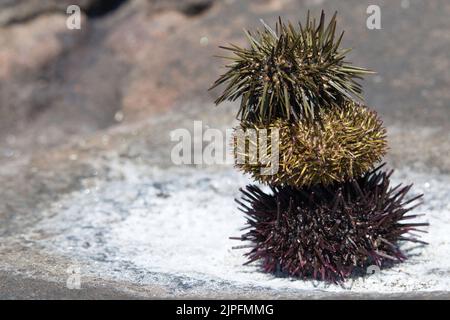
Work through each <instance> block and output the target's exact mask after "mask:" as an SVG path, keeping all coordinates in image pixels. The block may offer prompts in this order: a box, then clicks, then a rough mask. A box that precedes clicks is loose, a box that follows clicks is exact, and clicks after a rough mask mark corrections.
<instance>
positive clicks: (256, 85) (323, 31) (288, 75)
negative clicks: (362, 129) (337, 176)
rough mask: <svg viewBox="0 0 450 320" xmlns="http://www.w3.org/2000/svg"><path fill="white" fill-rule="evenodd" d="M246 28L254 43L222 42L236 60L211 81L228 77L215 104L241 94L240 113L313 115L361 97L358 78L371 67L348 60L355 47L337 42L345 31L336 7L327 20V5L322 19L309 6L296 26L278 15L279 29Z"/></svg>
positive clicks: (253, 116)
mask: <svg viewBox="0 0 450 320" xmlns="http://www.w3.org/2000/svg"><path fill="white" fill-rule="evenodd" d="M245 34H246V36H247V39H248V41H249V43H250V48H240V47H238V46H236V45H233V44H232V45H231V47H221V48H223V49H226V50H230V51H231V52H233V53H234V57H226V58H228V59H230V60H231V61H232V63H231V64H229V65H228V66H227V67H228V68H229V70H228V71H227V72H226V73H225V74H223V75H222V76H221V77H220V78H219V79H218V80H217V81H216V82H215V83H214V84H213V86H212V88H214V87H216V86H218V85H221V84H224V83H227V86H226V88H225V90H224V91H223V93H222V95H221V96H220V97H219V98H218V99H217V100H216V101H215V103H216V104H219V103H221V102H223V101H225V100H236V99H237V98H239V97H241V96H242V100H241V105H240V110H239V112H238V118H239V119H241V120H246V121H259V122H261V121H263V122H265V121H268V122H270V121H272V120H274V119H275V118H284V119H290V118H294V119H296V120H300V119H308V120H313V119H314V118H315V116H316V115H317V111H318V110H319V109H320V108H326V107H333V108H334V107H336V108H338V107H340V106H341V105H342V102H343V101H345V100H353V98H358V99H362V98H361V92H362V89H361V86H360V84H359V83H358V82H356V81H355V79H361V76H362V75H364V74H367V73H371V71H369V70H367V69H364V68H359V67H355V66H352V65H351V64H350V63H348V62H346V61H345V60H344V59H345V55H346V54H347V53H348V52H349V51H350V50H351V49H340V48H339V45H340V43H341V40H342V36H343V34H344V33H343V32H342V33H341V35H340V36H338V37H337V36H336V13H335V14H334V15H333V17H332V19H331V20H330V22H329V23H328V25H327V26H325V15H324V13H323V11H322V15H321V17H320V21H319V23H318V24H317V23H316V19H310V17H309V12H308V16H307V20H306V24H305V25H304V26H303V25H302V24H300V23H299V27H298V29H296V28H295V27H294V26H293V25H292V24H291V23H288V24H285V23H283V22H282V21H281V19H279V21H278V23H277V25H276V29H275V31H274V30H273V29H271V28H270V27H269V26H267V25H266V24H264V29H263V30H262V31H260V30H257V31H256V33H255V34H252V33H250V31H245Z"/></svg>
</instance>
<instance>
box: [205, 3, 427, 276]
mask: <svg viewBox="0 0 450 320" xmlns="http://www.w3.org/2000/svg"><path fill="white" fill-rule="evenodd" d="M263 24H264V23H263ZM335 33H336V14H335V15H334V16H333V17H332V19H331V21H330V22H329V23H328V24H327V25H325V16H324V13H323V12H322V14H321V17H320V20H319V23H316V20H315V19H311V18H310V16H309V13H308V16H307V19H306V25H304V26H303V25H302V24H299V25H298V27H297V28H296V27H294V26H293V25H292V24H291V23H288V24H285V23H283V22H282V21H281V19H279V21H278V23H277V25H276V28H275V30H273V29H271V28H270V27H269V26H267V25H266V24H264V29H263V30H262V31H257V32H256V33H255V34H251V33H250V32H248V31H246V36H247V38H248V40H249V42H250V46H249V48H246V49H245V48H240V47H238V46H235V45H231V47H223V48H225V49H227V50H231V51H232V52H233V53H234V56H233V57H230V58H229V59H231V60H232V63H231V64H230V65H228V66H227V67H228V68H229V70H228V71H227V72H226V73H225V74H224V75H222V76H221V77H220V78H219V79H218V80H217V81H216V82H215V83H214V85H213V87H216V86H218V85H220V84H223V83H227V84H228V85H227V86H226V88H225V90H224V92H223V94H222V95H221V96H220V97H219V98H218V99H217V100H216V103H217V104H218V103H220V102H222V101H224V100H236V99H237V98H239V97H242V100H241V106H240V109H239V113H238V118H239V119H240V120H241V124H240V126H239V127H238V128H236V131H235V137H234V140H233V143H234V144H235V146H236V148H235V158H236V160H239V161H236V166H237V167H238V168H239V169H241V170H242V171H244V172H245V173H249V174H250V175H251V176H252V177H253V178H254V179H255V180H257V181H258V182H262V183H267V184H268V185H269V186H270V191H269V192H265V191H263V190H262V189H260V188H259V187H257V186H255V185H249V186H247V187H246V188H245V189H244V190H242V189H241V191H242V194H243V199H242V200H237V202H238V203H239V205H240V209H241V210H242V211H243V212H244V213H245V214H246V216H247V219H248V220H247V224H248V226H247V227H246V228H245V229H248V231H247V233H245V234H244V235H242V236H241V237H239V238H233V239H238V240H242V241H250V242H251V243H252V245H251V246H252V249H251V251H250V252H248V253H247V254H246V255H247V257H248V263H250V262H253V261H256V260H258V261H261V262H262V265H263V269H264V270H265V271H266V272H275V271H281V272H285V273H287V274H289V275H292V276H298V277H302V278H314V279H321V280H327V281H333V282H336V281H342V280H344V279H345V278H346V277H348V276H349V275H351V274H352V272H353V270H354V269H355V268H358V267H365V266H368V265H371V264H375V265H377V266H380V267H381V266H383V265H385V263H386V262H388V261H391V262H401V261H403V260H404V259H406V256H405V254H404V253H402V251H401V250H400V248H399V242H400V241H413V242H419V243H423V242H422V241H420V240H418V239H417V238H416V237H413V236H406V234H407V233H408V232H410V231H421V230H420V227H422V226H426V225H427V224H426V223H415V222H405V221H406V220H409V219H412V218H415V217H417V215H410V214H407V213H408V212H409V211H410V210H411V209H412V208H414V207H415V206H417V205H418V204H419V201H418V200H419V198H420V197H421V195H419V196H416V197H414V198H409V199H408V196H407V193H408V191H409V190H410V188H411V186H406V187H401V186H400V185H399V186H396V187H391V186H390V179H389V178H390V175H391V174H392V172H389V173H386V172H384V171H383V170H382V166H379V167H377V168H374V166H375V165H376V164H377V163H378V162H380V161H381V159H382V157H383V156H384V154H385V152H386V148H387V142H386V130H385V128H384V127H383V125H382V122H381V120H380V119H379V118H378V116H377V114H376V113H375V112H374V111H372V110H369V109H368V108H367V107H366V106H364V105H362V104H360V103H359V102H358V101H355V100H354V99H359V100H361V92H362V89H361V86H360V85H359V83H358V82H356V80H357V79H360V78H361V76H362V75H364V74H367V73H370V71H368V70H367V69H364V68H359V67H354V66H352V65H351V64H350V63H348V62H347V61H346V60H345V54H346V53H347V52H348V51H349V50H348V49H344V50H343V49H340V48H339V45H340V43H341V39H342V34H341V35H340V36H339V37H336V36H335ZM249 131H250V132H251V134H248V132H249ZM237 132H240V133H241V132H244V133H245V137H250V136H252V137H260V138H261V137H267V136H269V135H271V133H272V132H275V133H276V135H274V136H273V137H272V138H271V140H270V143H267V141H263V142H262V141H260V140H258V139H256V140H250V141H245V142H244V144H243V148H242V147H241V148H239V147H238V144H239V143H238V140H239V139H240V138H242V137H240V136H239V134H238V133H237ZM271 136H272V135H271ZM255 150H256V155H255ZM275 151H277V152H275ZM274 154H277V156H278V157H277V158H274V157H273V155H274ZM255 159H256V161H255ZM273 167H275V169H276V170H273V171H272V172H271V174H267V170H266V171H265V169H268V168H273Z"/></svg>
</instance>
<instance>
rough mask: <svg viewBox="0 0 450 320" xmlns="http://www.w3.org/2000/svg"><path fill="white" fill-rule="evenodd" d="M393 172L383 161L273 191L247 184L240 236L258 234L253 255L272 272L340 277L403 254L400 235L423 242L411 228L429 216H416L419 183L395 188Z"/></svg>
mask: <svg viewBox="0 0 450 320" xmlns="http://www.w3.org/2000/svg"><path fill="white" fill-rule="evenodd" d="M391 173H392V171H391V172H390V173H385V172H383V171H381V170H379V169H376V170H375V171H373V172H370V173H367V174H366V175H364V176H363V177H361V178H359V179H357V180H351V181H347V182H345V183H340V184H335V185H332V186H329V187H324V186H322V185H315V186H313V187H310V188H299V189H296V188H292V187H288V186H281V187H271V189H272V192H271V193H265V192H263V191H262V190H261V189H259V188H258V187H257V186H254V185H250V186H247V188H246V189H245V190H242V193H243V195H244V197H243V201H239V200H237V202H238V203H239V204H240V205H241V210H242V211H243V212H244V213H245V214H246V215H247V219H248V220H247V223H248V228H246V229H249V231H248V232H247V233H245V234H244V235H243V236H241V237H239V238H233V239H238V240H243V241H251V242H252V246H253V249H252V250H251V251H250V252H248V253H247V254H246V255H247V257H248V262H247V263H250V262H252V261H255V260H260V261H262V266H263V268H264V270H265V271H266V272H275V271H282V272H285V273H287V274H289V275H291V276H298V277H302V278H313V279H321V280H327V281H333V282H336V281H341V280H343V279H345V278H346V277H348V276H349V275H350V274H351V273H352V271H353V269H355V268H356V267H365V266H368V265H369V264H375V265H378V266H382V265H383V264H384V263H385V262H387V261H392V262H398V261H403V260H405V259H406V256H405V254H404V253H403V252H402V251H401V250H400V248H399V245H398V242H399V241H402V240H403V241H412V242H421V243H423V242H422V241H420V240H418V239H417V238H415V237H412V236H410V237H407V236H405V235H406V234H407V233H408V232H409V231H411V230H416V231H421V230H420V229H417V228H418V227H422V226H426V225H428V224H427V223H415V222H409V219H411V218H415V217H417V215H407V213H408V212H409V211H410V210H411V209H412V208H413V207H415V206H417V204H418V203H416V204H414V203H415V201H416V200H417V199H419V198H420V197H421V196H422V195H419V196H416V197H413V198H410V199H409V200H405V196H406V195H407V193H408V191H409V189H410V187H411V186H405V187H401V186H400V185H399V186H396V187H394V188H391V187H390V181H389V177H390V175H391Z"/></svg>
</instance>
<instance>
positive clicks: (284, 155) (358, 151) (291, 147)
mask: <svg viewBox="0 0 450 320" xmlns="http://www.w3.org/2000/svg"><path fill="white" fill-rule="evenodd" d="M320 117H321V118H322V122H321V124H314V123H308V122H307V121H305V120H303V121H298V122H292V121H286V120H283V119H278V120H275V121H273V122H272V123H270V124H258V123H253V122H242V123H241V125H240V127H238V128H236V129H239V128H240V129H242V131H239V132H240V133H242V132H245V134H248V133H249V132H254V133H255V134H256V136H261V134H260V133H261V131H263V130H264V131H266V130H267V136H269V137H270V134H271V131H272V130H278V132H279V141H278V142H279V143H277V144H276V141H273V142H272V141H269V143H267V145H266V146H265V145H264V144H261V140H256V142H257V143H258V146H257V149H259V148H264V147H265V149H263V151H264V152H259V153H258V155H257V157H256V161H254V160H255V157H254V153H252V152H251V148H249V142H248V141H249V140H248V139H247V140H244V141H245V143H246V145H245V146H246V147H245V148H238V147H237V144H238V143H242V142H238V141H239V139H238V138H241V139H242V138H243V137H242V136H240V135H239V134H238V131H237V130H236V129H235V135H234V140H233V141H234V144H235V160H236V167H237V168H239V169H240V170H242V171H243V172H245V173H248V174H250V175H251V176H252V177H253V178H254V179H255V180H256V181H259V182H262V183H268V184H271V185H281V184H287V185H291V186H295V187H301V186H309V185H313V184H325V185H326V184H330V183H334V182H343V181H347V180H349V179H352V178H357V177H360V176H361V175H363V174H364V173H366V172H367V171H369V170H371V169H372V168H373V167H374V165H375V164H376V163H377V162H379V161H381V159H382V157H383V156H384V154H385V153H386V149H387V141H386V130H385V128H384V127H383V124H382V121H381V120H380V119H379V118H378V116H377V114H376V112H374V111H371V110H369V109H368V108H366V107H364V106H362V105H359V104H355V103H353V102H346V103H345V104H344V105H343V107H342V108H339V109H324V110H322V111H321V112H320ZM240 141H243V140H240ZM275 146H278V150H279V152H278V153H279V156H278V162H279V165H278V171H277V172H275V173H274V174H265V175H264V174H261V172H262V169H264V168H267V169H268V168H270V167H271V166H272V165H273V164H274V161H273V159H271V157H272V156H273V155H274V154H275V153H272V150H275V149H273V148H274V147H275ZM258 156H259V157H258ZM239 157H240V158H239ZM263 157H265V158H263ZM238 159H240V160H242V161H240V162H239V161H237V160H238ZM252 160H253V161H252Z"/></svg>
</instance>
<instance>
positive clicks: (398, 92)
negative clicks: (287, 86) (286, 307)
mask: <svg viewBox="0 0 450 320" xmlns="http://www.w3.org/2000/svg"><path fill="white" fill-rule="evenodd" d="M72 2H73V1H72ZM377 2H378V1H375V3H377ZM11 3H13V2H11V1H0V8H2V9H1V12H2V14H3V16H2V14H0V24H1V25H2V27H1V28H0V44H1V46H0V102H1V103H0V137H1V141H0V164H1V166H0V186H1V187H0V191H1V192H0V221H1V223H0V257H1V259H0V298H100V299H101V298H161V297H193V298H199V297H204V298H218V297H222V298H235V297H244V298H334V297H343V298H355V297H356V298H361V297H369V298H379V297H412V298H430V297H438V298H449V297H450V293H449V291H450V254H449V252H450V239H449V236H448V234H449V231H450V229H449V228H450V225H449V224H450V203H449V199H450V187H449V186H450V183H449V182H450V176H449V175H450V125H449V123H450V121H449V120H450V95H449V93H448V90H447V88H448V85H449V83H450V78H449V73H448V72H447V71H446V70H447V69H448V66H449V64H450V58H449V56H448V54H447V52H448V50H449V49H450V38H449V36H448V35H449V34H450V32H449V31H450V21H449V20H448V14H449V13H450V4H448V2H446V1H443V0H442V1H433V2H423V1H413V0H409V1H390V2H389V3H385V2H382V1H380V2H379V4H380V6H381V14H382V16H381V17H382V28H383V29H382V30H368V29H367V28H366V25H365V20H366V17H367V14H366V8H367V5H366V4H364V3H361V2H360V1H356V0H355V1H345V2H344V1H342V2H339V3H337V2H332V1H323V0H321V1H318V0H315V1H311V0H304V1H293V0H292V1H289V0H287V1H281V0H271V1H269V0H268V1H252V2H251V3H250V2H247V1H233V0H227V1H223V2H219V1H214V2H213V1H200V0H199V1H181V2H179V1H146V0H134V1H126V2H124V3H122V4H121V5H120V6H118V7H117V8H116V9H115V10H112V11H109V12H107V13H105V14H104V15H94V14H92V11H91V13H89V12H90V11H89V10H88V9H86V13H87V14H86V16H84V18H83V23H82V29H81V30H67V29H66V27H65V18H66V16H65V10H64V9H65V8H64V6H62V8H63V9H62V10H61V7H58V6H56V7H55V6H52V5H49V7H45V6H42V7H41V8H40V9H39V10H38V11H35V12H34V13H33V14H30V13H27V15H26V18H23V16H21V14H22V13H21V12H22V11H21V10H24V9H22V7H21V3H26V2H25V1H16V2H14V3H15V4H16V5H17V6H16V7H8V5H11ZM27 3H32V1H30V2H27ZM46 3H48V4H51V3H56V1H55V2H53V1H47V2H46ZM58 3H61V2H58ZM80 3H81V2H80ZM84 3H86V6H88V3H94V1H92V2H89V1H85V2H84ZM375 3H374V4H375ZM82 7H83V8H88V7H84V5H82ZM3 8H8V10H9V11H8V12H10V13H9V14H10V16H14V15H15V16H16V17H19V18H14V19H12V20H11V19H10V18H8V19H10V20H8V19H7V18H4V17H5V12H7V11H4V9H3ZM19 8H20V9H19ZM46 8H47V9H46ZM322 8H323V9H325V10H326V12H327V13H329V14H332V13H333V11H334V10H338V11H339V17H340V18H339V25H340V27H341V28H342V29H345V30H346V36H345V37H344V39H345V45H347V46H352V47H355V51H354V52H353V53H352V54H351V58H352V59H353V61H354V63H355V64H356V65H362V66H367V67H369V68H372V69H374V70H376V71H377V72H378V74H377V75H376V76H372V77H369V78H367V80H366V81H365V82H364V88H365V96H366V98H367V99H366V101H367V103H368V105H370V106H372V107H373V108H374V109H376V110H377V111H378V112H379V113H380V115H381V117H382V118H383V119H384V120H385V123H386V125H387V128H388V134H389V142H390V147H391V150H390V151H389V155H388V157H387V161H388V163H389V166H390V167H393V168H395V169H397V173H396V174H394V180H395V181H396V182H403V183H412V182H414V183H415V187H414V188H413V193H421V192H423V193H425V199H424V205H423V206H422V207H419V208H418V209H416V210H418V212H425V213H426V219H427V220H428V221H429V222H430V224H431V225H430V227H429V229H428V231H429V233H428V234H426V235H425V240H427V241H429V242H430V245H429V246H426V247H418V248H410V249H411V251H410V260H409V261H408V262H406V263H404V264H401V265H398V266H394V267H393V268H390V269H387V270H382V274H381V275H379V276H376V275H375V276H369V277H362V278H355V279H354V281H353V280H352V281H350V282H349V283H347V284H346V286H345V287H344V288H342V287H339V286H324V285H323V284H316V283H312V282H309V281H299V280H294V279H288V278H276V277H273V276H269V275H265V274H263V273H261V272H260V270H259V269H258V266H257V265H250V266H245V267H244V266H242V262H243V261H244V260H243V257H242V253H243V252H245V250H244V251H243V250H232V249H231V247H232V246H233V245H236V244H235V243H233V242H232V241H231V240H227V239H228V237H229V236H236V235H238V234H239V232H240V231H239V229H240V228H241V227H242V226H243V223H244V220H243V217H242V216H241V215H240V214H239V213H238V211H237V209H236V207H235V205H234V202H233V198H234V197H235V196H237V190H238V188H239V187H241V186H243V185H245V184H246V183H248V182H249V180H247V178H246V177H243V176H241V175H240V174H239V173H237V172H235V171H234V170H233V169H232V168H231V166H229V165H214V166H206V165H205V166H193V165H192V166H175V165H174V164H173V163H172V161H171V158H170V155H171V149H172V147H173V146H174V144H175V143H174V142H172V141H171V139H170V132H171V130H174V129H177V128H187V129H188V130H190V131H193V121H200V120H201V121H203V126H204V127H205V128H206V126H209V127H211V128H219V129H222V130H225V129H226V128H229V127H231V126H232V125H233V123H234V113H235V111H236V110H237V105H236V104H232V103H229V104H225V105H223V106H221V107H219V108H215V107H213V105H212V101H213V100H214V98H215V97H216V95H217V94H218V92H217V91H212V92H208V91H207V88H208V87H209V86H210V84H211V83H212V81H213V80H214V79H215V78H217V76H218V75H219V73H220V72H223V69H221V68H220V66H221V64H222V61H220V60H218V59H216V58H214V57H213V55H214V54H219V53H220V51H219V50H218V49H217V46H218V45H220V44H225V43H227V42H229V41H232V42H236V43H242V42H243V37H242V32H241V29H242V28H243V27H249V28H251V27H254V26H257V25H258V24H259V18H263V19H264V20H265V21H266V22H268V23H270V24H272V23H273V22H274V21H275V20H276V18H277V17H278V16H279V15H281V16H283V17H287V18H289V19H291V20H293V21H295V20H298V19H302V18H304V15H305V13H306V10H307V9H311V10H312V11H313V12H314V13H315V14H317V13H318V12H319V11H320V9H322ZM27 10H28V9H27ZM29 10H31V9H29ZM27 12H32V10H31V11H27ZM418 26H420V27H418ZM405 249H407V248H405ZM78 267H80V269H79V270H80V280H81V290H76V289H75V290H70V289H68V288H67V281H68V279H72V278H71V277H70V276H71V275H72V274H70V272H73V271H74V270H75V271H77V270H78Z"/></svg>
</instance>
